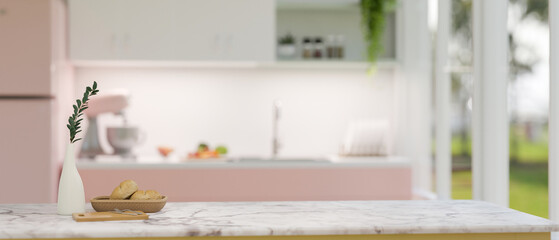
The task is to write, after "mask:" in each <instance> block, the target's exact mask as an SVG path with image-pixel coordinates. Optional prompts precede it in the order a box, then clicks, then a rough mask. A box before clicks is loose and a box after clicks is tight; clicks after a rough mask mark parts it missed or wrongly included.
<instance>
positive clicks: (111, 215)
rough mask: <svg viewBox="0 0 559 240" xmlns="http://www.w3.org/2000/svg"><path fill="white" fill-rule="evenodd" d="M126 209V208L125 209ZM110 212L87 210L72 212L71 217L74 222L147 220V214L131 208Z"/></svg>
mask: <svg viewBox="0 0 559 240" xmlns="http://www.w3.org/2000/svg"><path fill="white" fill-rule="evenodd" d="M127 210H128V209H127ZM127 210H124V211H120V210H118V209H115V211H110V212H87V213H74V214H72V218H73V219H74V220H76V222H97V221H122V220H147V219H149V216H148V215H147V214H145V213H144V212H141V211H132V210H128V211H127Z"/></svg>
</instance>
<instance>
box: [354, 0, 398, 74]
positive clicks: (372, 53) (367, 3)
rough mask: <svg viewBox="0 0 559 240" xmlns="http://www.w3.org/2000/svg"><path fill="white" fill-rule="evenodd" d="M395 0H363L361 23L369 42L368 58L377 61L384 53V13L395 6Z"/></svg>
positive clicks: (370, 60)
mask: <svg viewBox="0 0 559 240" xmlns="http://www.w3.org/2000/svg"><path fill="white" fill-rule="evenodd" d="M395 3H396V1H395V0H361V3H360V4H361V24H362V28H363V35H364V37H365V42H366V44H367V60H368V61H369V62H371V63H375V62H376V61H377V58H378V56H379V55H380V54H381V53H382V50H383V48H382V40H381V38H382V33H383V31H384V14H385V13H386V12H387V11H388V10H390V9H393V8H394V5H395Z"/></svg>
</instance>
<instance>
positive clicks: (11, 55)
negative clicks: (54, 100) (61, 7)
mask: <svg viewBox="0 0 559 240" xmlns="http://www.w3.org/2000/svg"><path fill="white" fill-rule="evenodd" d="M52 5H53V2H52V1H45V0H15V1H14V0H0V32H1V33H2V34H1V35H2V37H0V52H1V56H0V95H3V96H52V95H53V94H54V86H53V84H54V82H53V81H52V78H51V63H52V62H51V59H52V51H53V44H55V43H54V41H56V38H55V37H54V33H55V31H53V29H51V26H52V22H53V21H55V19H54V15H53V11H52V10H51V8H52V7H53V6H52Z"/></svg>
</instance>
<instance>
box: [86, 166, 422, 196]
mask: <svg viewBox="0 0 559 240" xmlns="http://www.w3.org/2000/svg"><path fill="white" fill-rule="evenodd" d="M77 166H78V170H79V173H80V175H81V177H82V180H83V183H84V188H85V194H86V199H88V200H89V199H92V198H93V197H97V196H107V195H110V193H111V192H112V190H113V189H114V188H115V186H117V185H118V184H119V183H120V182H121V181H123V180H126V179H132V180H134V181H136V182H137V183H138V185H139V187H140V189H143V190H147V189H155V190H157V191H159V192H161V193H162V194H163V195H166V196H167V197H168V199H169V201H172V202H183V201H203V202H211V201H340V200H409V199H412V185H411V165H410V162H409V161H408V160H407V159H405V158H401V157H374V158H344V159H341V158H333V159H330V160H328V161H312V160H271V161H266V160H250V159H247V160H246V161H232V162H231V161H229V162H211V161H208V162H181V163H162V162H155V161H139V162H129V163H126V162H118V161H117V162H111V161H103V160H102V159H101V160H99V161H79V162H78V164H77Z"/></svg>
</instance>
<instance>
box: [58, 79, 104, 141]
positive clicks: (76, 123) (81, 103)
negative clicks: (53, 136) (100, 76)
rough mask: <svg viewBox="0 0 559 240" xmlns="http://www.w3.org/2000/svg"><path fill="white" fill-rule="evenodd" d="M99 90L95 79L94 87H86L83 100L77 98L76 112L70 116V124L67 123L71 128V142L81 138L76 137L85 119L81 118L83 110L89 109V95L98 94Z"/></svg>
mask: <svg viewBox="0 0 559 240" xmlns="http://www.w3.org/2000/svg"><path fill="white" fill-rule="evenodd" d="M98 92H99V90H97V82H95V81H94V82H93V86H92V87H86V88H85V92H84V93H83V98H82V99H81V100H80V99H76V104H75V105H73V107H74V113H73V114H72V115H71V116H70V117H69V118H68V124H66V127H68V130H70V143H75V142H77V141H79V140H81V138H78V139H76V134H78V133H80V132H81V131H82V130H81V126H80V124H81V122H82V120H83V118H81V117H82V116H83V111H85V110H86V109H87V101H88V100H89V97H91V96H93V95H97V93H98Z"/></svg>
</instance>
